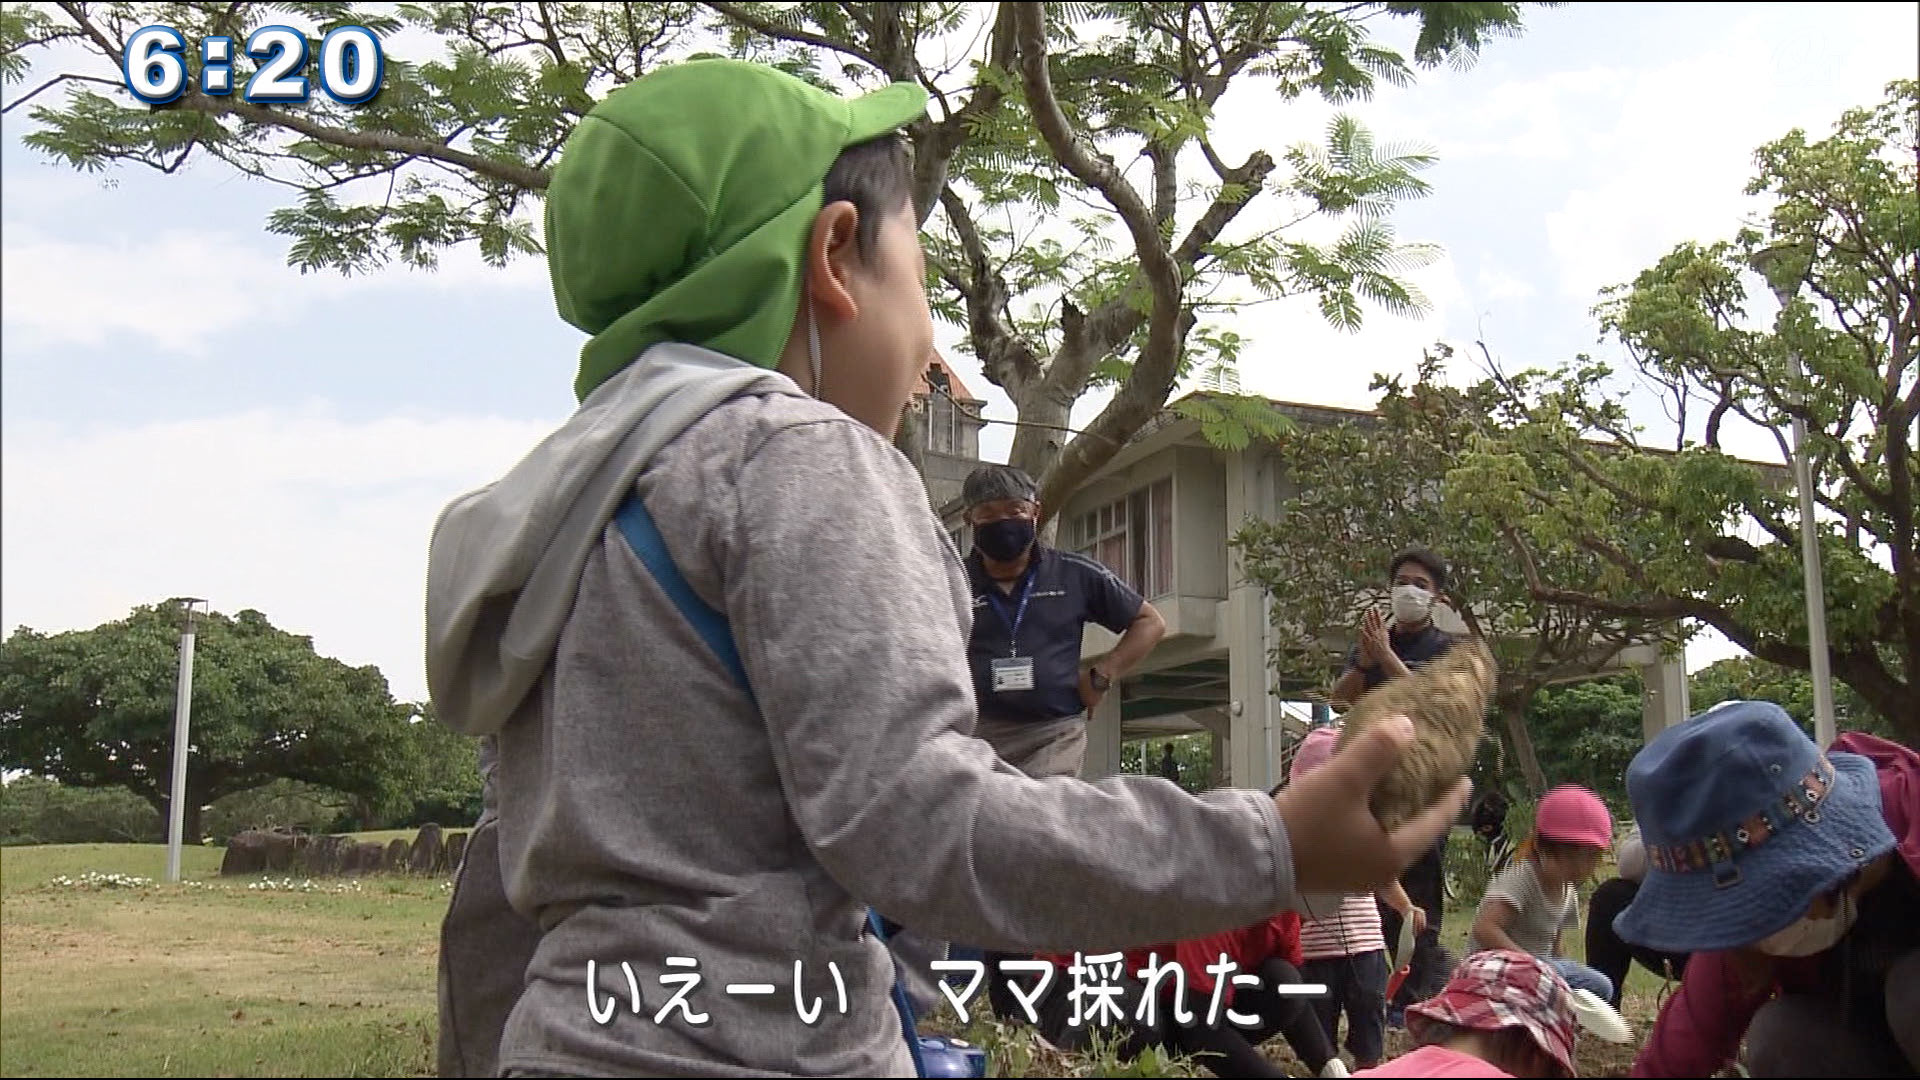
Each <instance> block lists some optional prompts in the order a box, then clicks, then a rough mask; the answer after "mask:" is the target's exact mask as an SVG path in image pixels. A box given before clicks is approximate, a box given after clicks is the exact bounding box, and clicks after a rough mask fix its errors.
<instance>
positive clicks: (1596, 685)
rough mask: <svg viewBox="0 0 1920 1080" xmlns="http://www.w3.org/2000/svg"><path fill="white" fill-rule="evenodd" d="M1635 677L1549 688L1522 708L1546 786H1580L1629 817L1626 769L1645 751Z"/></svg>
mask: <svg viewBox="0 0 1920 1080" xmlns="http://www.w3.org/2000/svg"><path fill="white" fill-rule="evenodd" d="M1641 717H1642V709H1641V685H1640V679H1639V677H1638V676H1634V675H1620V676H1614V677H1612V678H1605V679H1593V680H1590V681H1587V682H1580V683H1574V684H1571V685H1568V686H1554V687H1548V688H1547V689H1544V690H1542V691H1540V692H1539V693H1538V694H1535V695H1534V698H1533V701H1532V703H1531V704H1530V705H1528V707H1527V728H1528V730H1530V731H1532V732H1533V738H1534V745H1535V746H1537V747H1538V748H1539V750H1540V768H1541V771H1542V772H1544V773H1545V774H1546V779H1547V783H1548V784H1549V785H1552V784H1579V785H1580V786H1582V787H1584V788H1586V789H1588V790H1589V791H1592V792H1594V793H1595V794H1597V795H1599V796H1600V798H1601V799H1602V800H1604V801H1605V802H1606V804H1607V805H1608V806H1609V807H1610V808H1611V809H1612V810H1613V812H1614V814H1615V816H1621V815H1629V816H1630V811H1629V803H1628V800H1627V779H1626V777H1627V765H1628V763H1629V762H1631V761H1632V760H1633V755H1635V754H1637V753H1639V752H1640V747H1641V746H1642V745H1644V741H1643V738H1642V734H1641V732H1642V725H1641Z"/></svg>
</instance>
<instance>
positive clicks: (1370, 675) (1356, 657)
mask: <svg viewBox="0 0 1920 1080" xmlns="http://www.w3.org/2000/svg"><path fill="white" fill-rule="evenodd" d="M1456 640H1457V639H1456V638H1455V637H1454V636H1453V635H1452V634H1449V633H1447V632H1446V631H1445V630H1442V629H1440V628H1439V627H1438V626H1436V625H1434V623H1433V620H1431V619H1429V620H1427V625H1426V626H1424V627H1422V628H1420V629H1418V630H1415V631H1413V632H1412V633H1410V634H1408V633H1401V631H1400V624H1399V622H1398V621H1397V620H1396V621H1395V622H1394V623H1393V624H1392V625H1390V626H1388V627H1387V644H1388V645H1389V646H1391V647H1392V648H1393V655H1395V656H1397V657H1399V658H1400V662H1401V663H1403V664H1405V665H1407V669H1408V670H1410V671H1411V670H1413V669H1414V668H1417V667H1419V666H1420V665H1421V664H1424V663H1426V662H1427V661H1429V660H1432V659H1433V658H1434V657H1436V656H1439V655H1440V654H1441V653H1443V652H1446V651H1447V649H1448V647H1449V646H1451V645H1452V644H1453V643H1454V641H1456ZM1355 668H1359V669H1360V674H1361V675H1362V676H1364V677H1365V678H1366V680H1367V689H1368V690H1372V689H1373V688H1374V687H1376V686H1379V685H1380V684H1381V683H1383V682H1386V681H1387V673H1386V672H1384V671H1382V670H1380V668H1379V667H1378V666H1373V665H1369V666H1365V667H1362V666H1361V664H1360V646H1358V645H1355V646H1354V647H1353V648H1351V649H1349V650H1347V670H1348V671H1352V670H1353V669H1355Z"/></svg>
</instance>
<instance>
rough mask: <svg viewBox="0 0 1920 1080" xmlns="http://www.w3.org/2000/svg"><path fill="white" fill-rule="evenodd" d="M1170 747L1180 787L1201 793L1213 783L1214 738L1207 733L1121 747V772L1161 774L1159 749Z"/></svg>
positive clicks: (1140, 741)
mask: <svg viewBox="0 0 1920 1080" xmlns="http://www.w3.org/2000/svg"><path fill="white" fill-rule="evenodd" d="M1168 745H1171V746H1172V747H1173V761H1174V764H1176V765H1178V766H1180V786H1181V787H1183V788H1185V789H1187V790H1188V791H1191V792H1193V793H1194V794H1196V795H1197V794H1200V793H1201V792H1204V791H1207V790H1209V789H1211V788H1212V787H1213V786H1214V784H1213V782H1212V781H1213V737H1212V736H1211V735H1209V734H1208V733H1206V732H1204V731H1203V732H1196V733H1193V734H1188V735H1175V736H1173V737H1172V738H1169V739H1164V740H1162V739H1151V740H1137V741H1134V742H1130V743H1126V744H1124V745H1122V746H1121V747H1120V771H1121V772H1123V773H1136V774H1145V775H1148V776H1159V775H1160V754H1161V750H1160V748H1161V747H1162V746H1168Z"/></svg>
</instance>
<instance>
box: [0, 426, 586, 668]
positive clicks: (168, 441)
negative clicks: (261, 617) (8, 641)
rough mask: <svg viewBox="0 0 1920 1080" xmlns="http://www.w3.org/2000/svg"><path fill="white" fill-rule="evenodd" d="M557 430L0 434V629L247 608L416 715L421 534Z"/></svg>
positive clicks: (65, 430)
mask: <svg viewBox="0 0 1920 1080" xmlns="http://www.w3.org/2000/svg"><path fill="white" fill-rule="evenodd" d="M558 419H559V418H555V420H554V421H553V422H551V423H549V422H524V421H506V420H497V419H491V418H487V417H447V418H437V419H427V418H417V417H388V418H383V419H377V420H372V421H368V422H359V423H349V422H343V421H341V420H338V419H336V418H334V417H333V416H331V415H330V414H329V412H328V410H326V409H324V408H318V407H315V408H308V409H304V410H275V411H256V412H248V413H243V414H237V415H229V416H216V417H209V418H206V419H202V420H195V421H191V422H181V423H164V424H151V425H146V426H141V427H133V428H106V429H99V428H95V429H80V428H77V427H72V426H56V425H51V424H42V423H26V424H10V425H9V426H8V427H7V429H6V431H5V434H4V449H3V450H0V476H3V477H4V479H3V480H0V485H3V486H4V487H5V490H6V493H7V512H6V515H5V518H4V520H0V549H4V550H5V552H6V560H5V563H4V572H3V577H4V587H0V596H4V601H3V603H4V612H3V613H0V623H4V629H5V630H6V631H7V632H9V633H10V632H11V631H12V630H13V629H14V628H15V627H16V626H19V625H21V624H26V625H29V626H32V627H34V628H35V629H38V630H44V631H58V630H69V629H84V628H87V627H91V626H95V625H98V624H99V623H101V622H106V621H109V620H112V619H117V618H120V617H123V616H124V615H126V613H127V612H128V610H129V609H131V608H132V607H133V606H135V605H137V604H143V603H154V602H157V601H160V600H164V599H166V598H167V597H170V596H176V595H192V596H202V597H206V598H207V599H208V600H209V601H210V602H211V605H212V607H213V608H214V609H215V610H218V611H223V612H228V613H231V612H234V611H238V610H241V609H243V608H249V607H251V608H257V609H259V610H260V611H263V612H265V613H266V614H267V616H268V617H269V618H270V619H272V620H273V621H274V623H275V625H278V626H282V627H285V628H287V629H289V630H292V631H294V632H297V633H305V634H311V635H312V636H313V639H314V645H315V647H316V648H317V649H319V650H320V652H321V653H322V654H324V655H330V656H336V657H338V658H340V659H342V660H344V661H346V662H349V663H353V664H368V663H371V664H377V665H378V666H379V667H380V668H381V670H382V671H383V672H384V673H385V674H386V676H387V679H388V681H389V683H390V684H391V685H392V687H393V690H394V692H395V694H396V695H399V696H401V697H405V698H412V699H419V698H423V697H424V696H425V694H426V686H425V675H424V669H423V663H424V661H423V658H422V652H421V648H422V646H421V642H422V635H423V634H424V616H423V614H422V611H423V604H424V593H425V586H426V552H427V541H428V537H429V535H430V533H431V530H432V527H433V522H434V520H435V518H436V517H437V516H438V514H439V511H440V509H441V508H442V507H443V506H445V505H446V503H447V502H448V501H449V500H451V499H452V498H453V497H455V496H456V495H458V494H460V493H462V492H464V491H467V490H471V489H473V488H475V487H478V486H480V485H482V484H485V483H488V482H490V481H492V480H493V479H495V478H497V477H498V476H499V475H500V474H501V473H502V472H504V471H505V470H506V469H508V468H509V467H511V466H512V465H513V463H514V462H516V461H517V460H519V458H520V457H521V456H523V455H524V454H525V453H526V452H527V451H528V450H530V449H531V448H532V447H533V446H534V445H535V443H537V442H538V441H539V440H540V439H541V438H543V437H544V436H545V435H546V434H547V432H548V431H549V430H550V429H551V427H552V424H553V423H557V422H558Z"/></svg>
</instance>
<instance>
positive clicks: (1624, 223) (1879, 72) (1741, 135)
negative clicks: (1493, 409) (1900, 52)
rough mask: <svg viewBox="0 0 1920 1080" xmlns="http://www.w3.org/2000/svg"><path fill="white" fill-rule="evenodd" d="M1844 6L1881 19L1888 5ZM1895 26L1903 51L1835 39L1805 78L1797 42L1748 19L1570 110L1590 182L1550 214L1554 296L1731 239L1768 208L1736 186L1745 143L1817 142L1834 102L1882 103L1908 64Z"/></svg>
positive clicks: (1747, 174) (1745, 158) (1590, 292)
mask: <svg viewBox="0 0 1920 1080" xmlns="http://www.w3.org/2000/svg"><path fill="white" fill-rule="evenodd" d="M1824 10H1826V9H1823V11H1824ZM1907 12H1908V15H1909V16H1911V14H1912V9H1911V8H1908V9H1907ZM1842 14H1845V15H1847V16H1849V17H1850V18H1852V19H1853V20H1855V21H1856V22H1857V23H1864V22H1865V21H1866V20H1867V19H1871V20H1872V21H1874V22H1878V23H1881V24H1882V25H1881V26H1879V27H1877V28H1875V29H1878V30H1881V31H1884V30H1885V29H1886V27H1885V25H1884V23H1885V21H1886V19H1885V14H1884V13H1881V12H1869V13H1867V14H1866V16H1865V17H1864V18H1863V16H1862V14H1861V13H1858V12H1842ZM1860 29H1862V30H1866V29H1868V27H1866V26H1864V25H1861V26H1860ZM1905 36H1906V45H1905V46H1903V48H1904V49H1905V50H1906V55H1905V57H1904V60H1901V61H1895V60H1894V59H1893V54H1892V53H1890V52H1889V51H1888V49H1887V46H1886V44H1885V41H1884V37H1885V35H1884V33H1882V34H1874V33H1863V34H1861V35H1859V37H1858V39H1856V40H1849V41H1842V42H1839V43H1837V46H1836V48H1837V51H1839V52H1840V53H1841V54H1842V55H1841V56H1837V57H1835V60H1836V61H1838V63H1837V64H1836V65H1835V70H1834V72H1832V73H1829V74H1828V75H1826V76H1825V77H1823V78H1820V79H1811V80H1810V79H1808V78H1807V75H1806V73H1805V71H1804V68H1805V67H1806V66H1807V59H1806V57H1805V56H1804V54H1803V50H1802V48H1801V47H1800V45H1801V43H1799V42H1796V41H1795V40H1794V39H1792V38H1788V37H1785V36H1783V35H1782V34H1781V33H1780V32H1779V28H1777V27H1774V28H1764V27H1763V26H1762V25H1761V24H1760V22H1759V21H1758V20H1757V18H1756V19H1748V20H1746V21H1744V22H1742V23H1739V24H1737V25H1736V26H1735V27H1733V28H1732V29H1731V30H1730V31H1729V33H1728V35H1727V37H1726V38H1725V39H1723V40H1722V41H1721V42H1719V43H1717V44H1716V45H1714V46H1713V47H1711V48H1707V49H1703V50H1702V51H1701V52H1699V53H1697V54H1693V55H1690V56H1687V57H1686V58H1684V59H1683V60H1679V61H1676V62H1674V63H1671V64H1667V65H1663V66H1660V67H1656V68H1649V69H1645V70H1640V71H1636V72H1634V73H1633V74H1632V77H1631V78H1630V79H1628V80H1625V81H1624V82H1621V83H1619V84H1617V86H1616V87H1615V92H1614V93H1612V94H1610V95H1607V100H1604V101H1602V102H1600V103H1598V104H1601V105H1604V106H1605V108H1604V109H1599V108H1596V109H1595V111H1593V112H1590V113H1588V114H1586V115H1584V116H1574V115H1569V116H1566V117H1565V118H1564V121H1565V122H1566V124H1567V125H1568V126H1570V127H1574V126H1578V125H1579V124H1580V123H1581V122H1582V121H1585V122H1587V123H1588V124H1590V125H1591V126H1592V129H1591V130H1590V131H1589V132H1588V133H1587V136H1586V138H1585V140H1584V142H1583V145H1582V147H1581V150H1582V156H1583V157H1584V158H1585V159H1586V160H1588V161H1590V162H1592V163H1593V167H1592V168H1591V169H1590V170H1589V172H1588V173H1587V175H1588V176H1589V177H1592V178H1594V179H1593V180H1591V181H1589V182H1587V183H1583V184H1581V185H1580V186H1578V187H1576V188H1574V189H1573V190H1572V191H1571V192H1569V194H1568V195H1567V197H1566V199H1565V202H1564V203H1563V204H1562V206H1561V207H1560V209H1558V210H1557V211H1555V212H1553V213H1550V214H1548V215H1547V217H1546V221H1545V226H1546V233H1547V236H1548V240H1549V244H1550V246H1551V248H1552V251H1553V254H1554V256H1555V258H1556V260H1557V261H1558V264H1559V271H1560V273H1559V277H1560V290H1561V292H1562V294H1563V295H1566V296H1569V297H1578V298H1582V299H1585V298H1590V297H1592V296H1594V295H1595V293H1596V291H1597V290H1598V289H1600V288H1602V287H1604V286H1606V285H1610V284H1615V283H1618V282H1623V281H1626V280H1628V279H1630V278H1631V277H1632V276H1633V275H1634V274H1636V273H1638V272H1639V271H1640V270H1641V269H1643V268H1645V267H1646V266H1649V265H1651V264H1652V263H1653V262H1654V261H1655V260H1657V259H1658V258H1659V257H1660V255H1661V254H1663V253H1664V252H1665V251H1666V250H1668V249H1669V248H1670V247H1672V246H1673V245H1675V244H1678V243H1680V242H1682V241H1685V240H1699V241H1702V242H1710V241H1712V240H1716V239H1720V238H1722V237H1725V236H1730V235H1731V234H1732V232H1733V231H1734V230H1735V229H1736V228H1737V227H1738V226H1739V224H1740V223H1741V221H1742V220H1743V218H1745V217H1746V216H1748V215H1750V214H1752V213H1754V212H1755V211H1758V210H1761V209H1763V208H1764V205H1765V204H1764V203H1763V202H1761V201H1760V200H1759V199H1758V198H1757V197H1751V196H1747V195H1745V194H1743V189H1744V188H1745V186H1746V183H1747V181H1748V180H1749V179H1750V178H1751V177H1752V175H1753V172H1754V164H1753V152H1754V150H1755V149H1757V148H1758V147H1759V146H1761V145H1762V144H1764V143H1767V142H1770V141H1772V140H1774V139H1777V138H1779V137H1781V136H1783V135H1785V134H1786V133H1787V132H1788V131H1789V130H1790V129H1791V128H1793V127H1795V126H1799V127H1803V128H1804V129H1805V130H1806V131H1807V133H1808V135H1809V137H1810V138H1813V139H1818V138H1821V137H1823V136H1824V135H1825V134H1826V133H1827V132H1829V131H1830V130H1831V128H1832V125H1833V123H1834V122H1835V121H1836V120H1838V119H1839V116H1840V113H1841V112H1842V111H1843V110H1845V109H1848V108H1852V107H1855V106H1859V105H1866V104H1870V103H1872V102H1874V101H1877V100H1879V97H1880V94H1881V89H1882V87H1881V84H1882V83H1883V82H1884V81H1885V80H1886V79H1888V78H1892V77H1897V76H1898V75H1899V74H1901V73H1902V72H1903V71H1905V72H1909V73H1910V72H1911V70H1912V55H1911V50H1912V40H1913V30H1912V29H1911V28H1910V29H1909V30H1908V33H1907V34H1906V35H1905ZM1823 51H1824V50H1823ZM1822 66H1823V67H1824V66H1825V65H1822Z"/></svg>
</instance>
